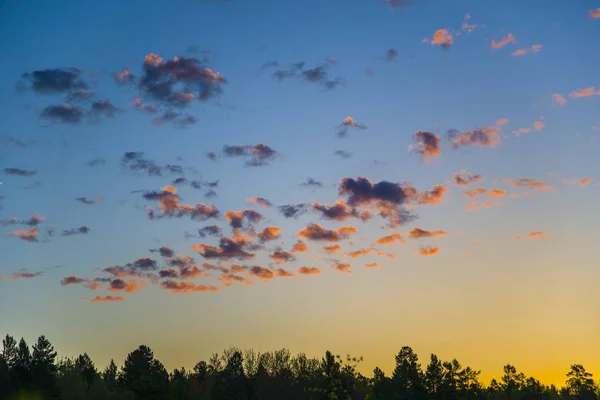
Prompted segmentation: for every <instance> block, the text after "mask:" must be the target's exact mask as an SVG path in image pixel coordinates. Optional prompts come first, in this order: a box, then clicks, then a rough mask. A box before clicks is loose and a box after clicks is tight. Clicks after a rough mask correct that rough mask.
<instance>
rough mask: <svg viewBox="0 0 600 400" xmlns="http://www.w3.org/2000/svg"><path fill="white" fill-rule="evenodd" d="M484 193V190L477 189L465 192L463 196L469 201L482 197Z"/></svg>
mask: <svg viewBox="0 0 600 400" xmlns="http://www.w3.org/2000/svg"><path fill="white" fill-rule="evenodd" d="M484 193H485V189H484V188H482V187H478V188H476V189H473V190H466V191H465V192H464V193H463V194H464V195H465V196H466V197H468V198H470V199H474V198H475V197H477V196H480V195H483V194H484Z"/></svg>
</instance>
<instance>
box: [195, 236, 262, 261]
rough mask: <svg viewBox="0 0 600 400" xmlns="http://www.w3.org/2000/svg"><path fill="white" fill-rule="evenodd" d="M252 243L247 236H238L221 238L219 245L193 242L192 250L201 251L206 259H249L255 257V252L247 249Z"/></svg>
mask: <svg viewBox="0 0 600 400" xmlns="http://www.w3.org/2000/svg"><path fill="white" fill-rule="evenodd" d="M249 244H250V239H249V238H247V237H245V236H237V237H233V238H228V237H221V238H219V246H218V247H215V246H211V245H208V244H193V245H192V247H191V250H192V251H194V252H197V253H199V254H200V255H201V256H203V257H204V258H206V259H211V258H218V259H222V260H225V259H232V258H235V259H240V260H248V259H252V258H254V254H253V253H250V252H248V251H246V250H245V248H246V247H247V246H248V245H249Z"/></svg>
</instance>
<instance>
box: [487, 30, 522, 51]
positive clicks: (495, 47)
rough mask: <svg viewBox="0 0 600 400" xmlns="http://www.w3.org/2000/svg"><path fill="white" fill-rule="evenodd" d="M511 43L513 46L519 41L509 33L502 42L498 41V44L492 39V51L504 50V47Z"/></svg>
mask: <svg viewBox="0 0 600 400" xmlns="http://www.w3.org/2000/svg"><path fill="white" fill-rule="evenodd" d="M509 43H512V44H515V43H517V41H516V40H515V37H514V36H513V34H512V33H509V34H508V35H507V36H506V37H504V38H502V39H500V41H498V42H496V41H495V40H494V39H492V41H491V43H490V45H491V47H492V50H498V49H501V48H503V47H504V46H506V45H507V44H509Z"/></svg>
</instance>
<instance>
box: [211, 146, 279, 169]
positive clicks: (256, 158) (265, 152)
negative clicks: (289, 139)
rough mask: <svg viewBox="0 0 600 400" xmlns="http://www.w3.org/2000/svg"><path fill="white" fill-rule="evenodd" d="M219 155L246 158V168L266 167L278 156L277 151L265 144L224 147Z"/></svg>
mask: <svg viewBox="0 0 600 400" xmlns="http://www.w3.org/2000/svg"><path fill="white" fill-rule="evenodd" d="M221 154H222V155H223V156H224V157H245V158H248V160H247V161H246V166H249V167H259V166H264V165H268V164H269V162H270V161H271V160H273V159H275V158H276V157H277V155H278V153H277V151H276V150H274V149H272V148H271V147H270V146H268V145H266V144H262V143H260V144H257V145H225V146H223V150H221Z"/></svg>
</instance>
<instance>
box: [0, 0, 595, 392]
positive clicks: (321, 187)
mask: <svg viewBox="0 0 600 400" xmlns="http://www.w3.org/2000/svg"><path fill="white" fill-rule="evenodd" d="M599 7H600V3H599V2H598V1H597V0H594V1H592V0H590V1H588V0H584V1H578V2H566V1H564V2H558V1H557V2H547V1H542V0H532V1H528V2H525V3H524V2H520V1H492V0H490V1H481V0H479V1H476V0H449V1H443V2H442V1H425V0H413V1H410V0H397V1H393V0H391V1H379V0H352V1H349V2H340V1H322V0H305V1H301V2H300V1H298V2H292V1H286V2H281V1H275V0H260V1H258V0H257V1H252V2H250V1H243V0H231V1H217V0H214V1H212V0H174V1H172V2H169V4H168V5H167V3H165V2H158V1H144V2H142V1H139V0H129V1H124V2H119V4H116V3H115V2H111V1H86V2H81V1H75V0H65V1H61V2H44V1H33V0H4V1H2V2H1V3H0V37H2V38H3V40H2V41H0V46H1V49H2V54H3V61H2V64H3V68H2V71H3V72H2V74H1V75H0V105H1V106H2V108H3V113H2V115H3V117H2V125H1V128H0V181H1V182H2V184H1V185H0V196H1V198H0V275H1V278H2V279H0V331H1V332H0V334H6V333H8V334H11V335H14V336H17V337H21V336H23V337H24V338H25V339H26V340H28V341H29V342H33V341H34V340H35V339H36V338H37V336H39V335H41V334H44V335H46V336H47V337H48V338H49V339H50V341H51V342H52V343H53V344H54V346H55V347H56V349H57V350H58V351H59V353H60V354H62V355H65V356H76V355H78V354H80V353H83V352H87V353H88V354H89V355H90V356H91V357H92V358H93V359H94V360H95V362H96V364H97V365H98V366H100V367H102V366H104V365H106V364H107V363H108V362H109V361H110V359H111V358H114V359H115V360H116V361H117V362H118V363H119V362H122V360H124V358H125V356H126V355H127V353H128V352H130V351H132V350H133V349H134V348H135V347H137V346H138V345H140V344H147V345H149V346H150V347H151V348H152V349H153V350H154V352H155V355H156V356H157V357H158V358H159V359H160V360H161V361H162V362H163V363H164V364H165V365H166V367H167V368H168V369H172V368H176V367H181V366H185V367H186V368H190V367H192V366H193V365H194V364H195V363H196V362H198V361H200V360H203V359H204V360H207V359H208V358H209V357H210V355H211V354H212V353H214V352H220V351H221V350H223V349H225V348H228V347H230V346H237V347H240V348H254V349H255V350H259V351H268V350H276V349H279V348H283V347H285V348H288V349H290V350H291V351H292V352H294V353H296V352H305V353H307V354H308V355H310V356H317V357H321V356H322V355H323V354H324V353H325V351H326V350H331V351H333V352H334V353H338V354H347V353H350V354H352V355H355V356H363V357H364V361H363V362H362V363H361V364H360V365H359V369H360V370H361V371H362V372H363V373H365V374H367V375H370V374H371V372H372V370H373V368H374V367H376V366H379V367H380V368H382V369H383V370H384V371H385V372H387V373H391V372H392V369H393V366H394V356H395V354H397V352H398V351H399V350H400V348H401V347H402V346H405V345H408V346H411V347H412V348H413V349H414V350H415V352H417V354H418V355H419V357H420V361H421V363H422V364H423V365H426V364H427V363H428V360H429V355H430V354H431V353H435V354H437V355H438V356H439V357H440V358H442V359H444V360H450V359H452V358H457V359H458V360H459V361H460V362H461V363H462V364H463V365H469V366H471V367H473V368H475V369H479V370H481V378H482V381H483V382H485V383H488V382H489V380H490V379H491V378H492V377H499V376H501V374H502V367H503V365H505V364H507V363H511V364H513V365H515V366H516V368H517V369H518V370H519V371H521V372H524V373H526V374H527V375H532V376H535V377H537V378H539V379H540V380H541V381H542V382H544V383H548V384H549V383H555V384H562V383H563V382H564V381H565V374H566V372H568V370H569V366H570V365H571V364H573V363H580V364H583V365H584V366H585V367H586V369H587V370H589V371H590V372H592V373H594V374H595V375H596V376H598V375H600V361H598V360H600V342H599V341H598V340H597V338H598V337H599V335H600V319H599V318H598V315H600V292H598V290H596V282H598V279H599V278H600V272H599V270H598V268H597V267H598V260H599V257H598V255H597V251H596V250H595V248H594V246H595V245H596V244H597V243H596V239H597V233H598V224H599V222H600V218H599V214H598V212H597V211H596V204H597V202H598V198H600V196H599V195H600V187H599V186H600V175H599V171H600V168H599V163H598V154H599V151H600V140H599V137H600V81H599V76H598V70H597V66H598V63H599V62H600V53H598V51H597V49H598V37H600V8H599ZM542 10H543V11H542Z"/></svg>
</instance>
